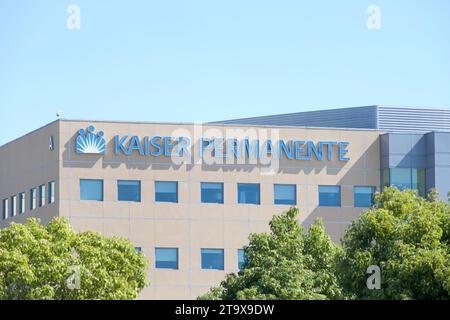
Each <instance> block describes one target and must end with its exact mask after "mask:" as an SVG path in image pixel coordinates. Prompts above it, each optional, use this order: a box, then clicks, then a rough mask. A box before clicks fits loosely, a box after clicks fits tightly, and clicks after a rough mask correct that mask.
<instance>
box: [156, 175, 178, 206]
mask: <svg viewBox="0 0 450 320" xmlns="http://www.w3.org/2000/svg"><path fill="white" fill-rule="evenodd" d="M169 183H170V184H172V183H173V184H175V200H163V199H158V193H159V194H161V193H162V192H158V190H157V185H158V184H169ZM154 186H155V202H163V203H164V202H165V203H178V201H179V190H178V187H179V186H178V181H169V180H156V181H155V183H154Z"/></svg>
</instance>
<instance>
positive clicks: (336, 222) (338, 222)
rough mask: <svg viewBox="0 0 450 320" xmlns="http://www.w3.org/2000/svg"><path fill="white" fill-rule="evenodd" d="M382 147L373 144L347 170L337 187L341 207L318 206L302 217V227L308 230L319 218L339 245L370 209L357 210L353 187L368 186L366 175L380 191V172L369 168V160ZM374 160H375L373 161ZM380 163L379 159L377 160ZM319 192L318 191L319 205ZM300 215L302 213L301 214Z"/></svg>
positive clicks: (377, 143) (375, 143) (376, 143)
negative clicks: (339, 190)
mask: <svg viewBox="0 0 450 320" xmlns="http://www.w3.org/2000/svg"><path fill="white" fill-rule="evenodd" d="M379 150H380V145H379V142H378V140H376V141H375V142H373V143H372V144H370V145H369V146H368V148H367V149H366V150H365V152H363V153H362V155H361V157H360V158H358V159H357V160H356V162H355V163H354V164H353V166H352V167H351V168H348V169H347V173H346V174H345V175H344V176H343V177H342V178H341V179H339V181H338V182H337V185H340V186H341V207H319V206H318V205H317V206H315V208H314V209H313V210H312V211H311V213H310V214H309V215H307V216H306V217H301V220H302V225H303V227H304V228H305V229H308V228H309V226H310V225H311V224H313V223H314V221H315V220H316V219H317V218H322V220H323V221H324V224H325V229H326V231H327V233H328V234H329V235H330V236H331V238H332V239H333V241H334V242H336V243H338V242H340V241H341V238H342V236H343V235H344V233H345V231H346V230H347V229H348V227H349V226H350V224H351V223H352V221H353V220H355V219H358V217H359V216H360V215H361V214H362V213H363V212H364V211H365V210H367V209H368V208H355V207H354V194H353V186H354V185H356V186H358V185H367V184H366V180H367V177H365V175H374V174H375V180H376V182H377V183H376V184H371V186H375V187H377V191H379V185H380V170H379V168H378V169H377V172H376V173H374V172H373V168H372V169H371V168H369V167H367V159H366V157H369V155H372V154H376V155H378V154H379ZM372 160H373V159H372ZM375 160H376V161H378V159H375ZM354 181H358V182H359V181H361V183H356V184H355V183H354ZM318 197H319V194H318V191H317V204H318ZM300 215H302V213H301V212H300Z"/></svg>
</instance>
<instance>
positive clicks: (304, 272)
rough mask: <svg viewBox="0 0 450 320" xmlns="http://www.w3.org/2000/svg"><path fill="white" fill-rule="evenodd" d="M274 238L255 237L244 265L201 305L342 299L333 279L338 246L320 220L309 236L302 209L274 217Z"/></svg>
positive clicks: (250, 241) (249, 246)
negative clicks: (301, 220) (300, 217)
mask: <svg viewBox="0 0 450 320" xmlns="http://www.w3.org/2000/svg"><path fill="white" fill-rule="evenodd" d="M270 230H271V232H270V233H261V234H252V235H250V237H249V245H248V246H247V247H245V248H244V252H245V265H244V268H243V269H242V270H241V271H239V273H237V274H235V273H233V274H229V275H227V277H226V279H225V280H224V281H223V282H222V283H221V284H220V286H218V287H215V288H212V289H211V290H210V291H209V292H208V293H207V294H205V295H203V296H201V297H199V299H201V300H221V299H224V300H234V299H238V300H244V299H252V300H255V299H258V300H264V299H280V300H281V299H283V300H287V299H289V300H295V299H336V298H339V297H340V296H341V291H340V289H339V287H338V285H337V279H336V276H335V275H334V268H335V261H336V256H337V254H338V251H339V249H338V247H337V246H336V245H335V244H334V243H333V242H332V241H331V239H330V238H329V236H327V235H326V233H325V231H324V227H323V224H322V222H321V221H320V220H318V221H316V222H315V223H314V224H313V225H312V226H311V227H310V228H309V231H308V232H307V233H305V232H304V231H303V228H302V226H301V225H300V223H299V222H298V209H296V208H291V209H290V210H289V211H287V212H285V213H283V214H281V215H278V216H274V217H273V219H272V221H271V222H270Z"/></svg>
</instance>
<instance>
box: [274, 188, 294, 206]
mask: <svg viewBox="0 0 450 320" xmlns="http://www.w3.org/2000/svg"><path fill="white" fill-rule="evenodd" d="M274 202H275V204H286V205H296V204H297V186H296V185H295V184H276V185H274Z"/></svg>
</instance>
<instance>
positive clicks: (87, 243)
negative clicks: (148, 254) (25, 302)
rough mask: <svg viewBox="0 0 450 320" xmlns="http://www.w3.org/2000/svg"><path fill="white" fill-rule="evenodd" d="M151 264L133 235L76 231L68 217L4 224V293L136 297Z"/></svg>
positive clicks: (0, 282) (0, 284)
mask: <svg viewBox="0 0 450 320" xmlns="http://www.w3.org/2000/svg"><path fill="white" fill-rule="evenodd" d="M146 270H147V260H146V258H145V256H144V255H143V254H141V253H137V252H136V250H135V248H134V247H133V245H132V244H131V243H130V242H129V241H128V240H126V239H122V238H105V237H103V236H101V235H100V234H98V233H95V232H83V233H76V232H75V231H74V230H73V229H72V228H71V227H70V225H69V223H68V222H67V220H66V219H64V218H55V219H53V220H52V221H51V222H50V223H49V224H48V225H47V226H42V225H41V224H40V223H39V220H38V219H28V220H27V222H26V223H25V224H16V223H12V224H11V225H10V226H9V227H8V228H5V229H2V230H0V299H71V300H72V299H74V300H76V299H135V298H137V296H138V294H139V292H140V291H141V290H142V289H143V288H144V287H145V285H146ZM78 275H79V277H78ZM77 279H79V283H77Z"/></svg>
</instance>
